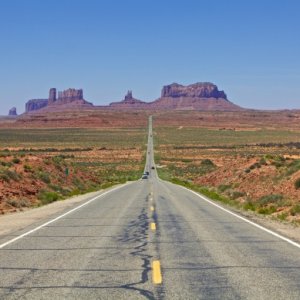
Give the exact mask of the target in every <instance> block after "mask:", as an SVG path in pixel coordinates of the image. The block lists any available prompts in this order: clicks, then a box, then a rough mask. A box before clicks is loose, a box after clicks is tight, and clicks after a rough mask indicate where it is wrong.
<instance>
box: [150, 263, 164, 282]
mask: <svg viewBox="0 0 300 300" xmlns="http://www.w3.org/2000/svg"><path fill="white" fill-rule="evenodd" d="M152 281H153V283H155V284H161V283H162V276H161V270H160V262H159V260H154V261H153V262H152Z"/></svg>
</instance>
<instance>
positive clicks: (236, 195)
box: [231, 191, 245, 200]
mask: <svg viewBox="0 0 300 300" xmlns="http://www.w3.org/2000/svg"><path fill="white" fill-rule="evenodd" d="M243 196H245V193H244V192H240V191H233V192H232V194H231V198H232V199H234V200H235V199H238V198H240V197H243Z"/></svg>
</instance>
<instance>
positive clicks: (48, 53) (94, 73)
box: [0, 0, 300, 115]
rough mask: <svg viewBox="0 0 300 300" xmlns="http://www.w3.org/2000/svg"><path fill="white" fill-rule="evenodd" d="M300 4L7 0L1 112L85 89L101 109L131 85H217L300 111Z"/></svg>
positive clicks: (263, 104)
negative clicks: (52, 92) (51, 92)
mask: <svg viewBox="0 0 300 300" xmlns="http://www.w3.org/2000/svg"><path fill="white" fill-rule="evenodd" d="M299 11H300V1H298V0H282V1H281V0H251V1H243V0H210V1H208V0H181V1H179V0H0V88H1V91H0V115H6V114H7V113H8V110H9V109H10V108H11V107H13V106H16V107H17V110H18V113H22V112H24V110H25V102H26V101H28V100H29V99H37V98H47V97H48V91H49V89H50V88H52V87H56V88H57V89H58V90H64V89H67V88H78V89H79V88H82V89H83V91H84V98H85V99H86V100H88V101H90V102H93V103H94V104H95V105H105V104H108V103H110V102H112V101H120V100H122V99H123V98H124V95H125V94H126V92H127V90H132V91H133V96H134V97H135V98H137V99H141V100H144V101H153V100H155V99H157V98H159V96H160V93H161V89H162V87H163V85H167V84H171V83H173V82H177V83H180V84H184V85H187V84H192V83H195V82H212V83H214V84H216V85H217V86H218V88H219V89H220V90H224V91H225V92H226V94H227V96H228V99H229V100H230V101H232V102H234V103H235V104H238V105H240V106H242V107H247V108H255V109H283V108H286V109H293V108H298V109H300V18H299Z"/></svg>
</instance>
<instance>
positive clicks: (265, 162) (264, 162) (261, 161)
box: [259, 157, 267, 166]
mask: <svg viewBox="0 0 300 300" xmlns="http://www.w3.org/2000/svg"><path fill="white" fill-rule="evenodd" d="M259 164H260V165H262V166H265V165H267V161H266V159H265V158H264V157H262V158H261V159H260V160H259Z"/></svg>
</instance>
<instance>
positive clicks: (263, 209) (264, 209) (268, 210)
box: [258, 205, 276, 215]
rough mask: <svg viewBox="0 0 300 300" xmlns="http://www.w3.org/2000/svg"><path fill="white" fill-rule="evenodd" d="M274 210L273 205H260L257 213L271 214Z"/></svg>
mask: <svg viewBox="0 0 300 300" xmlns="http://www.w3.org/2000/svg"><path fill="white" fill-rule="evenodd" d="M274 212H276V207H275V206H273V205H272V206H270V207H261V208H259V209H258V213H259V214H262V215H271V214H273V213H274Z"/></svg>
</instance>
